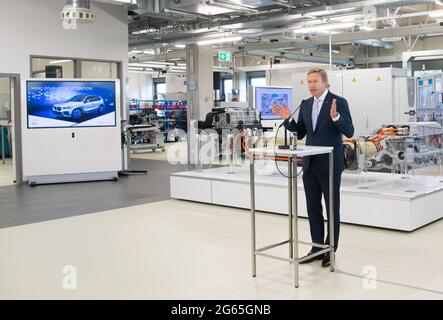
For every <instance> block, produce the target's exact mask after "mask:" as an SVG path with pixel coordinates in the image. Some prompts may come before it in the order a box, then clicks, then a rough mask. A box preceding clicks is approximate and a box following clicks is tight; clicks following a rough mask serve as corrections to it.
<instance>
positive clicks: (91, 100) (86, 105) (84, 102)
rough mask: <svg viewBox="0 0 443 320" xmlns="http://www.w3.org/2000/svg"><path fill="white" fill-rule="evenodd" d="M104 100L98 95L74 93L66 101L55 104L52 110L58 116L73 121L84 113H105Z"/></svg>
mask: <svg viewBox="0 0 443 320" xmlns="http://www.w3.org/2000/svg"><path fill="white" fill-rule="evenodd" d="M105 110H106V108H105V102H104V101H103V98H102V97H100V96H94V95H83V94H79V95H75V96H73V97H72V98H70V99H69V100H67V101H66V102H62V103H58V104H55V105H54V106H53V107H52V111H53V112H54V114H55V115H56V116H58V117H63V118H70V119H72V120H74V121H78V120H80V119H81V118H82V117H83V116H84V115H86V114H97V115H100V114H103V113H105Z"/></svg>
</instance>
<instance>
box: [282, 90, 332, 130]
mask: <svg viewBox="0 0 443 320" xmlns="http://www.w3.org/2000/svg"><path fill="white" fill-rule="evenodd" d="M328 92H329V90H328V89H326V90H325V91H324V92H323V94H322V95H321V96H320V97H318V98H316V97H314V101H313V102H314V103H313V104H312V105H313V106H314V105H315V103H316V102H317V101H318V103H320V108H318V113H317V120H318V115H319V114H320V111H321V108H322V106H323V102H324V101H325V98H326V96H327V94H328ZM312 112H315V110H314V108H313V109H312ZM338 119H340V114H338V115H337V116H336V117H335V118H333V119H332V121H334V122H336V121H338ZM292 120H295V114H293V115H292V116H291V118H290V119H289V122H291V121H292Z"/></svg>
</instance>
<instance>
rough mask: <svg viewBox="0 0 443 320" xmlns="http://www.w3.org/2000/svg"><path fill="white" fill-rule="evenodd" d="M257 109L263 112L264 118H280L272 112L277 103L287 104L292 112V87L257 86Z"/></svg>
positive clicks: (262, 117) (255, 94)
mask: <svg viewBox="0 0 443 320" xmlns="http://www.w3.org/2000/svg"><path fill="white" fill-rule="evenodd" d="M254 90H255V92H254V98H255V109H256V110H257V111H259V112H260V113H261V119H262V120H278V119H281V118H280V117H279V116H278V115H276V114H274V113H273V112H272V107H273V106H274V105H275V104H279V105H281V106H285V105H287V106H288V107H289V110H290V111H291V113H292V88H289V87H287V88H286V87H255V88H254Z"/></svg>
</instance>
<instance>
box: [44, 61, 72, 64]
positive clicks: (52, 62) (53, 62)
mask: <svg viewBox="0 0 443 320" xmlns="http://www.w3.org/2000/svg"><path fill="white" fill-rule="evenodd" d="M71 61H72V60H53V61H49V63H50V64H56V63H64V62H71Z"/></svg>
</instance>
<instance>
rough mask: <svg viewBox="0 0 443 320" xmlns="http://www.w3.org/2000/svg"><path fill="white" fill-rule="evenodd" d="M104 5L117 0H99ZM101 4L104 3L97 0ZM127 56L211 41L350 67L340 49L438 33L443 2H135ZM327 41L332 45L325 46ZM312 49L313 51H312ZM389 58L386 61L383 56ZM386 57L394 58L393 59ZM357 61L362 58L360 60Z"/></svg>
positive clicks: (389, 44)
mask: <svg viewBox="0 0 443 320" xmlns="http://www.w3.org/2000/svg"><path fill="white" fill-rule="evenodd" d="M103 1H105V2H116V1H113V0H109V1H106V0H103ZM103 1H102V2H103ZM126 2H131V4H127V5H126V6H127V8H128V31H129V34H128V37H129V50H130V61H132V62H143V61H155V60H159V59H161V60H172V61H177V60H180V59H184V57H185V53H184V47H185V45H187V44H194V43H198V44H203V43H207V44H213V48H214V50H215V51H216V50H219V49H221V48H226V47H227V48H229V49H230V50H231V51H232V52H234V54H235V55H252V56H263V57H266V56H271V57H277V58H282V59H283V58H284V59H288V60H296V61H316V60H315V58H316V57H317V58H318V59H317V60H318V62H322V61H324V59H326V58H327V56H328V53H329V51H330V50H332V52H333V53H334V61H333V62H334V63H335V64H343V65H347V64H353V63H355V61H352V59H353V57H352V54H351V55H350V54H349V53H348V54H347V55H344V54H340V52H341V50H342V48H343V47H344V46H351V47H358V48H361V47H370V48H374V47H376V48H383V49H388V50H389V49H392V48H393V44H394V43H395V42H398V41H402V42H404V43H405V47H406V48H407V50H413V49H414V46H415V44H416V42H417V40H418V39H419V38H422V39H423V38H424V37H429V36H436V35H443V26H441V25H440V22H442V21H443V20H441V19H443V3H442V2H440V1H430V0H367V1H349V0H330V1H322V0H138V1H136V0H133V1H130V0H128V1H126ZM330 44H331V47H330ZM313 52H314V54H313ZM387 60H389V59H387ZM391 60H392V59H391ZM361 62H363V60H362V61H361Z"/></svg>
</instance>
